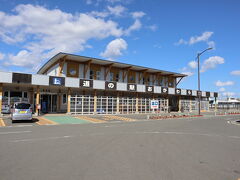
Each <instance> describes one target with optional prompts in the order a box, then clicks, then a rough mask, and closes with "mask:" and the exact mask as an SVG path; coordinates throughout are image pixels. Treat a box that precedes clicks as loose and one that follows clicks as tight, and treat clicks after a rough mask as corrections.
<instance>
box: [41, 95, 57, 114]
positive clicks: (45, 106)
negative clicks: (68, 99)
mask: <svg viewBox="0 0 240 180" xmlns="http://www.w3.org/2000/svg"><path fill="white" fill-rule="evenodd" d="M40 103H41V112H42V113H55V112H57V95H56V94H41V97H40Z"/></svg>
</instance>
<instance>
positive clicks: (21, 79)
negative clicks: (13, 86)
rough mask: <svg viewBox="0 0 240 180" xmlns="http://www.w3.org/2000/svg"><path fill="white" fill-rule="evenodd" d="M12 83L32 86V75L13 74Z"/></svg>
mask: <svg viewBox="0 0 240 180" xmlns="http://www.w3.org/2000/svg"><path fill="white" fill-rule="evenodd" d="M12 82H13V83H21V84H22V83H24V84H31V83H32V75H31V74H22V73H13V74H12Z"/></svg>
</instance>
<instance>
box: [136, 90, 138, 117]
mask: <svg viewBox="0 0 240 180" xmlns="http://www.w3.org/2000/svg"><path fill="white" fill-rule="evenodd" d="M136 113H138V93H137V94H136Z"/></svg>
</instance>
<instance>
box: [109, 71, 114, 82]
mask: <svg viewBox="0 0 240 180" xmlns="http://www.w3.org/2000/svg"><path fill="white" fill-rule="evenodd" d="M113 77H114V73H113V72H110V73H109V81H114V78H113Z"/></svg>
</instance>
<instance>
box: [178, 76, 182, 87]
mask: <svg viewBox="0 0 240 180" xmlns="http://www.w3.org/2000/svg"><path fill="white" fill-rule="evenodd" d="M182 79H183V77H181V78H180V79H179V80H178V82H177V83H176V87H177V85H178V84H179V83H180V82H181V80H182Z"/></svg>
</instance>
